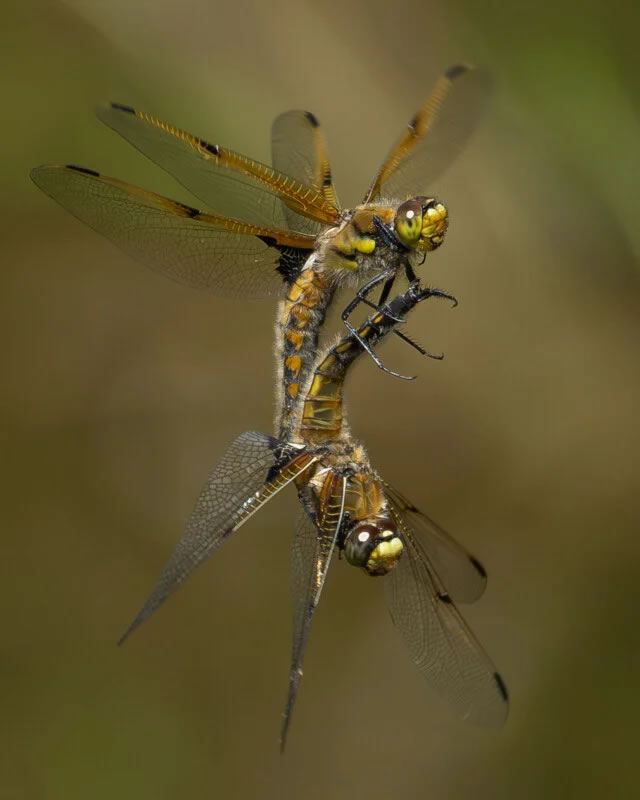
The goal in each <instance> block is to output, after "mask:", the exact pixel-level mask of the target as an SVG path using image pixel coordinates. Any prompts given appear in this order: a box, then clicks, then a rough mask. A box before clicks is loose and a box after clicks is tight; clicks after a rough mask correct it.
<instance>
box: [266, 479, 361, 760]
mask: <svg viewBox="0 0 640 800" xmlns="http://www.w3.org/2000/svg"><path fill="white" fill-rule="evenodd" d="M345 486H346V483H345V480H344V478H336V480H335V482H334V487H333V489H332V492H331V493H330V494H331V496H330V498H329V500H328V506H327V508H326V509H324V510H316V509H314V507H313V506H312V505H311V504H310V502H308V501H307V504H306V507H305V500H304V498H303V497H301V498H300V499H301V503H302V504H303V507H302V509H301V510H300V514H299V516H298V519H297V521H296V527H295V530H294V534H293V544H292V548H291V591H292V595H293V646H292V651H291V669H290V671H289V691H288V695H287V704H286V707H285V711H284V719H283V723H282V730H281V734H280V748H281V750H284V747H285V744H286V740H287V732H288V730H289V723H290V722H291V714H292V712H293V706H294V704H295V700H296V694H297V691H298V685H299V683H300V678H301V677H302V661H303V658H304V651H305V648H306V646H307V641H308V639H309V630H310V628H311V622H312V620H313V615H314V612H315V610H316V607H317V605H318V602H319V600H320V593H321V592H322V587H323V585H324V580H325V578H326V575H327V570H328V569H329V564H330V563H331V556H332V554H333V551H334V548H335V544H336V538H337V535H338V531H339V530H340V525H341V524H342V516H343V512H344V499H345ZM318 511H319V514H318V513H317V512H318Z"/></svg>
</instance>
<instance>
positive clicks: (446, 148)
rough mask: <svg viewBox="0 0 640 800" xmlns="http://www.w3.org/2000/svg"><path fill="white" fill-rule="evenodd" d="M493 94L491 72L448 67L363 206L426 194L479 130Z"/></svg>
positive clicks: (382, 168)
mask: <svg viewBox="0 0 640 800" xmlns="http://www.w3.org/2000/svg"><path fill="white" fill-rule="evenodd" d="M492 90H493V81H492V78H491V75H490V73H489V72H487V71H486V70H484V69H480V68H477V67H471V66H468V65H465V64H457V65H456V66H453V67H450V68H449V69H448V70H447V71H446V72H445V73H444V74H443V75H442V76H441V77H440V78H439V79H438V81H437V82H436V85H435V86H434V88H433V90H432V92H431V94H430V95H429V97H428V98H427V100H426V102H425V103H424V105H423V106H422V108H421V109H420V110H419V111H418V113H417V114H416V115H415V116H414V117H413V119H412V120H411V122H410V123H409V126H408V128H407V131H406V133H405V134H404V135H403V136H402V137H401V138H400V139H399V141H398V142H397V143H396V145H395V146H394V147H393V149H392V150H391V152H390V153H389V155H388V156H387V158H386V160H385V161H384V163H383V165H382V167H381V168H380V171H379V172H378V174H377V175H376V178H375V180H374V181H373V183H372V184H371V187H370V188H369V191H368V192H367V195H366V196H365V202H372V201H374V200H376V199H377V198H379V197H380V196H384V197H395V198H398V199H404V198H406V197H415V196H420V195H428V194H429V192H430V191H431V190H432V185H433V182H434V180H435V179H436V178H437V177H438V176H439V175H440V174H441V173H442V172H444V171H445V169H447V167H448V166H449V165H450V164H451V163H452V162H453V161H454V160H455V158H456V157H457V155H458V154H459V153H460V152H461V151H462V150H463V148H464V147H465V145H466V143H467V141H468V139H469V137H470V136H471V134H472V133H473V132H474V130H475V129H476V128H477V127H478V125H479V123H480V120H481V119H482V117H483V115H484V113H485V111H486V109H487V106H488V100H489V97H490V95H491V93H492Z"/></svg>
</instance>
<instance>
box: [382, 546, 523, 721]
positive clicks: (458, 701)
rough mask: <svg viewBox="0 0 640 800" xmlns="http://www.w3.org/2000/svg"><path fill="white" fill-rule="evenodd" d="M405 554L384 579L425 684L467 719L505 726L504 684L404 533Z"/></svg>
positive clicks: (393, 614)
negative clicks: (425, 681)
mask: <svg viewBox="0 0 640 800" xmlns="http://www.w3.org/2000/svg"><path fill="white" fill-rule="evenodd" d="M404 544H405V550H404V552H403V554H402V557H401V558H400V560H399V562H398V564H397V565H396V567H395V568H394V569H393V570H392V571H391V573H390V574H389V575H388V576H387V577H386V578H385V581H386V586H387V598H388V603H389V610H390V612H391V618H392V619H393V622H394V623H395V625H396V627H397V628H398V630H399V631H400V632H401V633H402V635H403V636H404V639H405V641H406V643H407V645H408V647H409V652H410V653H411V657H412V659H413V661H414V662H415V664H416V666H417V667H418V669H419V670H420V671H421V672H422V674H423V675H424V676H425V678H426V679H427V681H428V682H429V683H430V684H431V685H432V686H433V687H434V688H435V689H436V690H437V691H438V693H439V694H440V695H441V696H442V697H444V698H445V699H446V700H447V701H448V702H449V704H450V705H451V706H452V707H453V709H454V710H455V711H456V712H457V713H458V714H459V715H460V717H462V718H463V719H466V720H469V721H471V722H473V723H475V724H478V725H483V726H487V727H496V728H497V727H500V726H501V725H502V724H504V722H505V720H506V718H507V714H508V710H509V703H508V697H507V690H506V687H505V684H504V681H503V680H502V678H501V677H500V675H499V673H498V672H497V671H496V668H495V667H494V665H493V664H492V663H491V661H490V659H489V657H488V656H487V654H486V653H485V652H484V650H483V649H482V646H481V645H480V643H479V642H478V641H477V639H476V638H475V636H474V635H473V633H472V632H471V630H470V629H469V627H468V626H467V624H466V623H465V621H464V620H463V618H462V616H461V615H460V613H459V612H458V610H457V608H456V607H455V605H454V604H453V601H452V600H451V598H450V597H449V595H448V594H447V593H446V592H445V590H444V587H443V586H442V585H441V584H440V582H439V580H438V578H437V576H436V575H435V574H434V573H433V572H432V571H431V568H430V566H429V561H428V559H427V557H426V555H425V553H424V551H423V550H422V548H421V546H420V544H419V542H418V541H417V540H416V539H415V538H414V537H413V536H412V535H411V533H410V532H408V533H407V531H404Z"/></svg>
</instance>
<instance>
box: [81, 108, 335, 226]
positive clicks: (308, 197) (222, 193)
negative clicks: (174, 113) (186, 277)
mask: <svg viewBox="0 0 640 800" xmlns="http://www.w3.org/2000/svg"><path fill="white" fill-rule="evenodd" d="M97 114H98V117H99V119H100V120H101V121H102V122H104V123H105V124H106V125H108V126H109V127H110V128H113V130H115V131H117V132H118V133H119V134H120V135H121V136H123V137H124V138H125V139H126V140H127V141H128V142H130V143H131V144H132V145H133V146H134V147H136V148H137V149H138V150H140V151H141V152H142V153H144V154H145V155H146V156H148V157H149V158H150V159H151V160H152V161H155V163H156V164H158V165H159V166H160V167H162V168H163V169H164V170H166V171H167V172H169V173H170V174H171V175H173V176H174V178H176V179H177V180H178V181H179V182H180V183H181V184H183V185H184V186H185V187H186V188H187V189H188V190H189V191H190V192H192V193H193V194H194V195H195V196H196V197H198V198H199V199H200V200H202V202H203V203H205V204H206V205H207V206H208V207H209V208H211V209H213V210H214V211H215V212H216V213H218V214H222V215H224V216H228V217H232V218H234V219H241V220H244V221H245V222H249V223H251V224H254V225H265V226H267V227H277V228H283V227H288V226H287V225H286V224H285V219H284V215H283V212H282V204H283V203H284V204H285V205H286V206H287V208H288V209H289V210H290V211H291V213H292V214H295V216H296V217H297V216H301V217H302V218H303V219H304V218H310V219H313V220H316V221H317V222H320V223H322V224H325V225H331V224H334V223H335V221H336V220H337V218H338V210H337V209H336V208H335V207H334V206H333V205H332V204H331V203H330V202H328V201H327V200H326V199H325V198H324V196H323V195H322V193H321V192H320V191H318V190H317V189H313V188H312V187H310V186H306V185H304V184H303V183H301V182H300V181H299V180H295V179H294V178H293V177H291V176H288V175H284V174H282V173H280V172H278V171H277V170H275V169H273V168H272V167H269V166H267V165H266V164H261V163H260V162H259V161H254V160H253V159H251V158H248V157H247V156H243V155H241V154H240V153H236V152H234V151H233V150H229V149H227V148H226V147H221V146H220V145H216V144H210V143H209V142H206V141H205V140H204V139H200V138H199V137H197V136H193V135H192V134H190V133H187V132H186V131H182V130H180V129H179V128H175V127H174V126H173V125H169V124H168V123H166V122H161V121H160V120H158V119H156V118H155V117H152V116H150V115H149V114H145V113H144V112H142V111H136V110H135V109H133V108H130V107H129V106H123V105H120V104H118V103H112V104H110V105H106V106H103V107H101V108H99V109H98V111H97ZM292 219H294V218H293V217H292ZM291 227H292V230H294V231H295V230H298V226H297V225H296V224H294V225H292V226H291Z"/></svg>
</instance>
